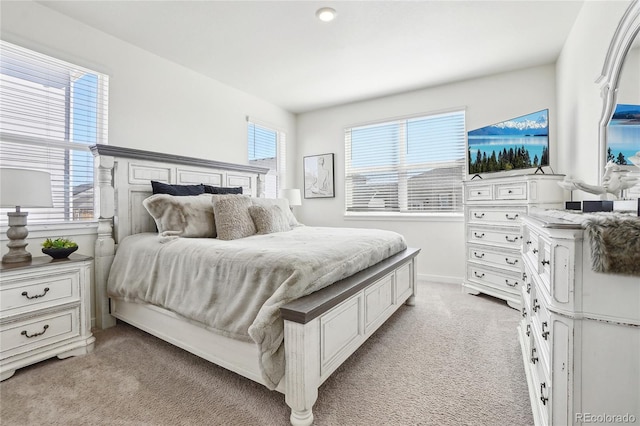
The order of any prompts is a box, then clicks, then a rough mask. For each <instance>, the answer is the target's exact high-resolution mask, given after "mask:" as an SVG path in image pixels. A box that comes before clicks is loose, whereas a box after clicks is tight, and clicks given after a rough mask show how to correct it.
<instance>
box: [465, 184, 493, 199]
mask: <svg viewBox="0 0 640 426" xmlns="http://www.w3.org/2000/svg"><path fill="white" fill-rule="evenodd" d="M466 195H467V201H487V200H492V199H493V185H474V186H468V187H467V194H466Z"/></svg>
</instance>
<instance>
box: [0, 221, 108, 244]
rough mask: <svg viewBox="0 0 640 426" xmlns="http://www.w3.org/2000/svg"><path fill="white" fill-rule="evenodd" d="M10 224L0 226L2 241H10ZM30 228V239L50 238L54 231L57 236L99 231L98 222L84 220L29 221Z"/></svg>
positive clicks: (28, 227)
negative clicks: (70, 221) (62, 221)
mask: <svg viewBox="0 0 640 426" xmlns="http://www.w3.org/2000/svg"><path fill="white" fill-rule="evenodd" d="M8 228H9V227H8V226H6V225H5V226H1V227H0V241H9V238H7V229H8ZM27 229H28V230H29V236H28V237H27V238H28V239H31V238H50V237H51V236H52V235H53V234H54V233H55V234H56V235H57V236H64V237H71V236H74V235H91V234H97V233H98V222H97V221H95V222H93V221H92V222H82V223H49V224H33V225H30V224H29V223H27Z"/></svg>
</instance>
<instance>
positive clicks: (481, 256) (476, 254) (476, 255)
mask: <svg viewBox="0 0 640 426" xmlns="http://www.w3.org/2000/svg"><path fill="white" fill-rule="evenodd" d="M473 255H474V256H475V257H477V258H478V259H482V258H483V257H484V253H482V254H480V256H478V252H476V251H474V252H473Z"/></svg>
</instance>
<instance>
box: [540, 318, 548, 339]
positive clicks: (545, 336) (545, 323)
mask: <svg viewBox="0 0 640 426" xmlns="http://www.w3.org/2000/svg"><path fill="white" fill-rule="evenodd" d="M548 326H549V324H548V323H547V322H546V321H544V322H543V323H542V337H544V340H547V336H549V330H547V331H544V329H545V328H546V327H548Z"/></svg>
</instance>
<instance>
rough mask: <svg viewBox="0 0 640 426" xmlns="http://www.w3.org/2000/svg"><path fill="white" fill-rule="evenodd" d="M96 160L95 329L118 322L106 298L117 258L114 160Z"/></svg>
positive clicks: (107, 157) (97, 158)
mask: <svg viewBox="0 0 640 426" xmlns="http://www.w3.org/2000/svg"><path fill="white" fill-rule="evenodd" d="M94 155H96V157H95V161H94V163H95V171H96V182H95V185H94V187H95V200H96V203H97V205H96V216H97V217H98V239H97V240H96V246H95V291H96V294H95V301H96V326H97V327H99V328H108V327H112V326H114V325H115V324H116V319H115V318H114V317H112V316H111V315H110V314H109V297H108V296H107V278H108V276H109V269H110V268H111V263H112V262H113V256H114V255H115V252H116V250H115V240H114V239H113V216H114V206H115V191H114V187H113V166H114V163H115V162H114V158H113V157H110V156H103V155H98V154H97V153H95V152H94Z"/></svg>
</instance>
